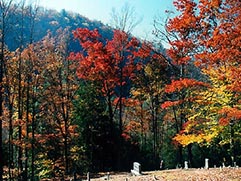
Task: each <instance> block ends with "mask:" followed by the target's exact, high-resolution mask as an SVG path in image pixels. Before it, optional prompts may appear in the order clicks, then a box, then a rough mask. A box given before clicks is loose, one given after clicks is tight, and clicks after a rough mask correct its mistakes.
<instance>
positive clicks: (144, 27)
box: [39, 0, 174, 38]
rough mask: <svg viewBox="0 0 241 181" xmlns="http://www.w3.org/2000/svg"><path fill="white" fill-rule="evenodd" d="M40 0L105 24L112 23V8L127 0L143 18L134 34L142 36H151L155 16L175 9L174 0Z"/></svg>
mask: <svg viewBox="0 0 241 181" xmlns="http://www.w3.org/2000/svg"><path fill="white" fill-rule="evenodd" d="M39 2H40V5H42V6H44V7H47V8H53V9H56V10H61V9H66V10H70V11H73V12H77V13H80V14H81V15H83V16H86V17H88V18H89V19H91V20H99V21H102V22H103V23H105V24H109V23H110V13H111V11H112V8H115V9H116V10H118V9H120V8H121V7H123V6H124V4H125V3H126V2H127V3H128V4H129V5H130V6H132V7H134V8H135V11H136V15H137V18H140V17H142V18H143V20H142V22H141V23H140V24H139V25H138V26H137V27H136V28H135V29H134V31H133V34H134V35H136V36H138V37H141V38H149V36H150V34H151V31H152V29H153V19H154V17H155V16H159V17H160V16H161V17H163V18H164V17H165V10H167V9H168V10H173V9H174V8H173V5H172V3H173V1H172V0H129V1H125V0H40V1H39Z"/></svg>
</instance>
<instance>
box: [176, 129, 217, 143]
mask: <svg viewBox="0 0 241 181" xmlns="http://www.w3.org/2000/svg"><path fill="white" fill-rule="evenodd" d="M220 130H221V129H219V127H218V126H214V127H211V128H210V130H203V131H202V132H201V133H200V134H195V133H190V134H185V133H183V134H177V135H176V136H175V137H174V138H173V140H174V141H176V142H178V143H179V144H181V145H183V146H184V147H185V146H187V145H189V144H191V143H198V144H207V145H208V144H210V143H211V141H212V140H213V139H214V138H216V137H217V136H218V135H219V133H220Z"/></svg>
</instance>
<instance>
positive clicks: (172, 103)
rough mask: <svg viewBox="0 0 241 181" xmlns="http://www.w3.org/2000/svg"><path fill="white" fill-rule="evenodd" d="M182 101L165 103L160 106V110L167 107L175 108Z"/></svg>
mask: <svg viewBox="0 0 241 181" xmlns="http://www.w3.org/2000/svg"><path fill="white" fill-rule="evenodd" d="M182 102H183V101H165V102H164V103H163V104H162V105H161V108H162V109H166V108H168V107H172V106H176V105H179V104H181V103H182Z"/></svg>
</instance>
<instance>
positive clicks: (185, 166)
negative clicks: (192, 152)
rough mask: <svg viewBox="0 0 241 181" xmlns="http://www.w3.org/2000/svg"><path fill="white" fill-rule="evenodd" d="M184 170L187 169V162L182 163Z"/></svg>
mask: <svg viewBox="0 0 241 181" xmlns="http://www.w3.org/2000/svg"><path fill="white" fill-rule="evenodd" d="M184 169H186V170H187V169H188V161H185V162H184Z"/></svg>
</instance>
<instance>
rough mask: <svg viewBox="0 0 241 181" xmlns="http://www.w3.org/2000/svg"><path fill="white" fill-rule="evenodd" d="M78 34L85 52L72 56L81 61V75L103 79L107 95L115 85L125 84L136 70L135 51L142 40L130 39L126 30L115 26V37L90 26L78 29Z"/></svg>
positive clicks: (76, 36)
mask: <svg viewBox="0 0 241 181" xmlns="http://www.w3.org/2000/svg"><path fill="white" fill-rule="evenodd" d="M74 36H75V38H77V39H78V40H79V41H80V45H81V46H82V47H83V48H84V51H83V52H79V53H76V54H75V53H71V54H70V56H69V58H70V59H72V60H78V61H79V67H78V70H77V75H78V76H79V78H82V79H86V80H91V81H98V82H101V83H102V92H103V93H104V95H107V94H109V95H110V92H112V90H113V88H114V87H116V86H123V84H125V81H124V80H125V79H126V77H130V76H131V75H132V73H133V70H134V66H133V61H134V56H133V55H132V53H133V51H134V50H135V49H136V47H137V46H138V44H139V42H138V41H137V39H135V38H131V39H130V38H129V36H128V34H126V33H125V32H123V31H119V30H115V31H114V35H113V38H112V39H111V40H106V39H104V38H102V37H101V35H100V34H99V33H98V31H97V30H88V29H86V28H84V29H81V28H79V29H77V30H76V31H74ZM120 71H121V73H120ZM120 74H121V75H120ZM121 76H122V77H121ZM121 80H122V81H121Z"/></svg>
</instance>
